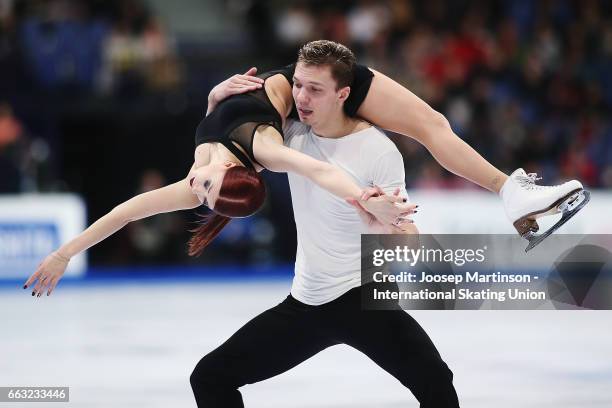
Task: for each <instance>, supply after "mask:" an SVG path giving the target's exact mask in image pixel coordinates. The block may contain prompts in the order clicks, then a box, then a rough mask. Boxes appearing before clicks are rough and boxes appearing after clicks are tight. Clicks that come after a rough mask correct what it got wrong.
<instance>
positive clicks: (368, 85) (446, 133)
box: [208, 40, 590, 251]
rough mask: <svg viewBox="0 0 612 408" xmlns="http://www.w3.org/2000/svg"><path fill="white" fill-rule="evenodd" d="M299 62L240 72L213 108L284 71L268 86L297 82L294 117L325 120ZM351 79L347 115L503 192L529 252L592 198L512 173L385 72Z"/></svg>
mask: <svg viewBox="0 0 612 408" xmlns="http://www.w3.org/2000/svg"><path fill="white" fill-rule="evenodd" d="M336 46H339V44H337V43H334V42H332V41H327V40H318V41H312V42H310V43H308V44H306V45H304V46H303V47H302V49H301V50H300V54H302V53H304V52H305V51H308V50H312V49H316V48H322V47H336ZM300 64H303V62H302V61H300V59H299V58H298V61H297V63H296V64H291V65H288V66H287V67H284V68H283V69H280V70H276V71H271V72H268V73H264V74H262V75H260V78H258V77H255V76H252V75H253V74H254V73H255V72H256V70H255V69H254V68H252V69H251V70H250V71H249V72H247V73H246V74H245V75H239V76H235V77H233V78H231V79H230V80H228V81H225V82H223V83H221V84H219V85H217V86H216V87H215V88H213V90H212V91H211V93H210V94H209V98H208V99H209V106H208V109H209V110H211V109H214V107H215V105H216V104H217V103H219V102H220V101H222V100H223V99H224V98H225V97H227V96H228V95H233V94H237V93H242V92H250V91H252V90H255V89H259V87H261V86H262V83H263V82H264V81H263V80H264V79H265V78H270V77H271V76H273V75H275V74H281V76H280V77H281V78H283V79H284V81H282V80H280V79H278V78H279V76H278V75H276V76H273V78H274V81H273V83H272V84H268V82H269V81H266V87H268V86H270V85H271V86H270V88H271V90H272V92H274V93H275V94H276V95H282V96H283V97H288V96H289V93H290V91H291V87H292V89H293V92H294V96H295V95H299V97H300V98H301V99H300V100H298V99H297V98H296V99H295V106H296V109H293V110H291V112H290V116H291V117H292V118H294V119H299V120H300V121H302V122H303V123H305V124H307V125H311V126H312V125H314V124H316V123H322V122H323V123H324V122H325V121H326V116H327V115H328V114H329V109H327V108H326V107H325V106H320V104H319V102H318V101H319V100H320V98H319V95H320V94H321V92H326V91H327V90H325V89H321V87H320V86H317V83H316V81H315V82H313V83H311V84H308V86H305V89H304V90H303V91H302V92H300V89H301V88H302V86H303V85H304V84H301V83H299V82H298V83H294V81H293V79H294V76H293V75H294V71H295V69H296V65H300ZM349 83H350V95H349V98H348V99H347V101H346V103H345V104H344V111H345V113H346V114H347V115H348V116H353V117H354V116H359V117H361V118H363V119H365V120H366V121H368V122H370V123H373V124H374V125H376V126H378V127H381V128H383V129H387V130H390V131H392V132H395V133H400V134H402V135H405V136H409V137H412V138H414V139H415V140H417V141H418V142H419V143H421V144H422V145H423V146H425V147H426V148H427V150H428V151H429V152H430V153H431V154H432V155H433V157H434V158H435V159H436V160H437V161H438V163H440V164H441V165H442V166H443V167H444V168H445V169H447V170H448V171H450V172H452V173H454V174H456V175H459V176H461V177H463V178H465V179H467V180H469V181H471V182H473V183H475V184H477V185H479V186H481V187H483V188H485V189H487V190H490V191H492V192H494V193H497V194H499V195H500V196H501V198H502V200H503V203H504V209H505V211H506V215H507V216H508V219H509V220H510V222H512V223H513V225H514V227H515V228H516V230H517V232H518V233H519V234H520V235H521V236H522V237H523V238H525V239H527V240H528V241H529V245H528V247H527V249H526V251H528V250H530V249H531V248H533V247H535V246H536V245H538V244H539V243H540V242H542V241H543V240H544V239H545V238H546V237H548V236H549V235H550V234H552V233H553V232H554V231H555V230H557V229H558V228H559V227H561V225H563V224H564V223H565V222H567V221H568V220H569V219H570V218H571V217H573V216H574V215H575V214H576V213H577V212H578V211H579V210H580V209H581V208H582V207H584V206H585V205H586V204H587V203H588V201H589V199H590V194H589V192H588V191H585V190H584V189H583V187H582V184H581V183H580V182H579V181H577V180H571V181H568V182H566V183H564V184H562V185H559V186H552V187H549V186H538V185H536V184H535V181H536V180H537V177H536V174H534V173H530V174H526V173H525V171H524V170H523V169H517V170H515V171H514V172H513V173H512V174H511V175H510V177H508V176H507V175H506V174H504V173H503V172H501V171H500V170H498V169H497V168H495V167H494V166H493V165H491V164H490V163H489V162H487V161H486V160H485V159H484V158H483V157H482V156H481V155H480V154H478V153H477V152H476V151H475V150H474V149H473V148H471V147H470V146H469V145H468V144H467V143H465V142H464V141H463V140H462V139H461V138H459V137H458V136H457V135H456V134H455V133H454V132H453V130H452V129H451V126H450V124H449V122H448V120H446V118H445V117H444V115H442V114H441V113H439V112H436V111H435V110H434V109H432V108H431V107H430V106H429V105H428V104H427V103H425V102H424V101H423V100H422V99H420V98H419V97H417V96H416V95H415V94H413V93H412V92H410V91H409V90H408V89H406V88H404V87H403V86H401V85H399V84H398V83H397V82H395V81H393V80H392V79H390V78H388V77H386V76H385V75H383V74H381V73H380V72H377V71H375V70H373V69H368V68H367V67H365V66H362V65H355V67H354V70H353V77H352V78H350V82H349ZM559 212H562V213H563V216H562V218H561V219H560V220H559V221H557V222H556V223H555V225H553V226H552V227H550V228H549V229H548V230H547V231H546V232H544V233H541V234H536V233H537V232H538V230H539V226H538V223H537V221H536V219H537V218H539V217H542V216H547V215H554V214H556V213H559Z"/></svg>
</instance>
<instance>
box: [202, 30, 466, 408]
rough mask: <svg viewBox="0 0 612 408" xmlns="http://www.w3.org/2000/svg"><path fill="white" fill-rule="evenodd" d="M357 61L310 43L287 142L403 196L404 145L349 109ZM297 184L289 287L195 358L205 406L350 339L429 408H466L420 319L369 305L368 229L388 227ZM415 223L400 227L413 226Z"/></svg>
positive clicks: (227, 407)
mask: <svg viewBox="0 0 612 408" xmlns="http://www.w3.org/2000/svg"><path fill="white" fill-rule="evenodd" d="M354 64H355V58H354V56H353V54H352V53H351V51H350V50H348V49H347V48H346V47H344V46H342V45H340V44H335V43H329V42H327V43H320V44H319V46H310V47H304V48H302V50H301V51H300V57H299V60H298V64H297V67H296V69H295V74H294V78H293V79H294V83H295V86H294V89H293V96H294V99H295V103H296V107H297V111H298V114H299V118H300V120H301V121H302V122H303V123H299V122H289V123H288V124H287V125H286V127H285V144H286V145H287V146H289V147H291V148H293V149H296V150H299V151H301V152H303V153H305V154H308V155H311V156H313V157H314V158H316V159H319V160H324V161H328V162H330V163H333V164H335V165H337V166H339V167H341V168H342V169H344V170H345V171H346V172H347V173H348V174H350V175H351V176H352V177H353V178H354V179H355V180H356V181H357V182H358V183H359V184H360V185H361V186H363V187H366V186H368V185H369V186H372V185H377V186H379V187H380V188H381V189H382V190H383V191H385V192H386V193H388V194H393V193H397V189H398V188H399V189H400V190H401V193H402V195H404V196H405V195H406V192H405V186H404V165H403V161H402V157H401V154H400V153H399V152H398V151H397V149H396V147H395V146H394V145H393V143H392V142H390V141H389V140H388V139H387V138H386V136H385V135H384V134H382V133H381V132H379V131H378V130H376V129H375V128H373V127H371V126H370V125H369V124H367V123H365V122H363V121H360V120H358V119H354V118H350V117H348V116H346V115H345V113H344V112H343V106H344V103H345V101H346V100H347V99H348V97H349V95H350V92H351V89H350V87H349V86H348V85H349V84H350V83H351V73H352V68H353V65H354ZM289 184H290V188H291V194H292V202H293V209H294V214H295V222H296V227H297V233H298V248H297V254H296V263H295V278H294V280H293V284H292V288H291V294H290V295H289V296H288V297H287V298H286V299H285V300H284V301H283V302H282V303H280V304H279V305H277V306H275V307H274V308H272V309H269V310H267V311H265V312H263V313H262V314H260V315H259V316H257V317H255V318H254V319H253V320H251V321H250V322H248V323H247V324H246V325H245V326H243V327H242V328H241V329H240V330H238V331H237V332H236V333H235V334H234V335H233V336H232V337H230V339H228V340H227V341H226V342H225V343H224V344H222V345H221V346H220V347H219V348H217V349H216V350H214V351H213V352H211V353H210V354H208V355H207V356H205V357H204V358H203V359H202V360H201V361H200V362H199V363H198V364H197V366H196V368H195V369H194V371H193V373H192V375H191V379H190V380H191V385H192V388H193V391H194V394H195V398H196V401H197V404H198V406H199V407H208V408H213V407H224V408H234V407H243V406H244V405H243V402H242V397H241V395H240V392H239V391H238V388H239V387H241V386H243V385H245V384H250V383H254V382H258V381H261V380H264V379H267V378H270V377H273V376H275V375H278V374H280V373H282V372H285V371H287V370H289V369H291V368H292V367H294V366H296V365H298V364H299V363H301V362H302V361H304V360H306V359H308V358H310V357H312V356H313V355H315V354H317V353H318V352H319V351H321V350H323V349H325V348H327V347H330V346H333V345H335V344H341V343H344V344H347V345H349V346H352V347H354V348H356V349H357V350H360V351H361V352H363V353H364V354H366V355H367V356H368V357H370V358H371V359H372V360H373V361H374V362H375V363H376V364H378V365H379V366H380V367H382V368H383V369H385V370H386V371H387V372H389V373H390V374H391V375H393V376H394V377H395V378H397V379H398V380H399V381H400V382H401V383H402V384H404V385H405V386H406V387H408V388H409V389H410V390H411V391H412V393H413V394H414V395H415V397H416V398H417V399H418V400H419V402H420V404H421V407H423V408H428V407H429V408H433V407H435V408H445V407H458V406H459V403H458V399H457V395H456V392H455V390H454V387H453V385H452V373H451V371H450V370H449V369H448V367H447V366H446V364H445V363H444V362H443V361H442V359H441V357H440V355H439V353H438V352H437V350H436V349H435V347H434V345H433V343H432V342H431V340H430V339H429V338H428V336H427V335H426V333H425V332H424V331H423V329H422V328H421V327H420V326H419V325H418V323H417V322H416V321H415V320H414V319H412V318H411V317H410V316H409V315H408V314H407V313H406V312H404V311H403V310H401V309H400V308H399V306H397V305H396V306H397V307H396V308H395V309H394V310H389V311H384V312H376V311H366V310H362V309H361V298H360V292H359V286H360V284H361V282H360V262H361V251H360V234H361V233H367V232H370V231H371V228H380V227H381V226H380V225H375V223H376V221H370V223H371V225H370V226H366V225H365V224H364V223H362V217H366V216H367V214H363V213H362V214H359V213H358V212H356V211H355V208H354V207H353V206H351V203H348V202H345V201H343V200H341V199H339V198H337V197H335V196H333V195H331V194H329V193H327V192H326V191H324V190H322V189H321V188H319V187H318V186H317V185H315V184H314V183H312V182H310V181H309V180H308V179H306V178H304V177H301V176H299V175H291V174H290V175H289ZM353 204H356V203H353ZM409 224H410V222H409V221H404V222H403V223H400V225H399V227H401V228H402V229H404V230H405V229H411V232H414V233H415V232H416V228H414V227H412V228H411V227H410V226H409ZM368 227H369V228H370V229H369V228H368ZM389 228H391V229H393V227H389ZM390 232H400V230H399V229H395V230H392V231H390Z"/></svg>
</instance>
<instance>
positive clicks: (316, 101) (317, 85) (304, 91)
mask: <svg viewBox="0 0 612 408" xmlns="http://www.w3.org/2000/svg"><path fill="white" fill-rule="evenodd" d="M336 87H337V83H336V81H335V80H334V78H333V77H332V75H331V69H330V67H329V66H327V65H324V66H316V65H306V64H304V63H302V62H298V63H297V65H296V67H295V73H294V75H293V100H294V101H295V106H296V108H297V111H298V115H299V117H300V121H301V122H303V123H304V124H306V125H309V126H312V128H313V129H314V130H315V131H317V128H321V127H324V126H326V125H327V124H328V123H330V121H334V120H338V119H339V118H340V116H341V115H343V111H342V108H343V105H344V101H345V100H346V98H348V95H349V93H350V88H349V87H348V86H347V87H344V88H341V89H336Z"/></svg>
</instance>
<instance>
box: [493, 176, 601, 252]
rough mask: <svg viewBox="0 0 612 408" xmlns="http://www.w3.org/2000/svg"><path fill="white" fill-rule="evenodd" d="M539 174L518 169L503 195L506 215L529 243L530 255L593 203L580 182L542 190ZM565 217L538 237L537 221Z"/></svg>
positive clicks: (546, 187)
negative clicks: (549, 217)
mask: <svg viewBox="0 0 612 408" xmlns="http://www.w3.org/2000/svg"><path fill="white" fill-rule="evenodd" d="M537 180H539V178H538V177H537V176H536V174H535V173H529V174H526V173H525V171H524V170H523V169H517V170H515V171H514V173H512V174H511V175H510V177H508V180H507V181H506V182H505V183H504V185H503V186H502V188H501V191H500V192H499V194H500V196H501V198H502V200H503V202H504V209H505V210H506V215H507V216H508V218H509V219H510V222H512V223H513V225H514V228H516V230H517V231H518V233H519V235H520V236H521V237H523V238H525V239H526V240H527V241H529V245H527V248H525V252H528V251H529V250H531V249H532V248H534V247H535V246H536V245H538V244H539V243H540V242H542V241H544V239H546V238H547V237H548V236H549V235H550V234H552V233H553V232H555V231H556V230H557V229H559V227H561V226H562V225H563V224H565V223H566V222H567V221H568V220H569V219H570V218H572V217H573V216H574V215H576V213H577V212H578V211H580V209H581V208H582V207H584V206H585V205H586V204H587V203H588V202H589V200H590V199H591V194H590V193H589V192H588V191H585V190H584V189H583V188H582V184H581V183H580V182H579V181H578V180H571V181H568V182H566V183H563V184H561V185H558V186H539V185H537V184H535V182H536V181H537ZM558 213H562V214H563V215H562V216H561V219H560V220H559V221H558V222H557V223H556V224H555V225H553V226H552V227H550V228H549V229H548V231H546V232H543V233H541V234H537V232H538V230H539V229H540V227H539V226H538V222H537V218H539V217H543V216H547V215H553V214H558Z"/></svg>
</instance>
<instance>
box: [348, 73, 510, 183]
mask: <svg viewBox="0 0 612 408" xmlns="http://www.w3.org/2000/svg"><path fill="white" fill-rule="evenodd" d="M371 70H372V72H374V78H373V79H372V85H371V86H370V90H369V92H368V95H367V96H366V98H365V100H364V101H363V103H362V104H361V107H360V108H359V110H358V111H357V115H359V116H360V117H362V118H363V119H365V120H367V121H368V122H371V123H374V124H375V125H377V126H380V127H382V128H383V129H387V130H390V131H392V132H397V133H401V134H403V135H406V136H410V137H412V138H414V139H416V140H417V141H418V142H420V143H421V144H422V145H423V146H425V147H426V148H427V150H429V152H430V153H431V154H432V155H433V157H434V158H435V159H436V161H437V162H438V163H440V164H441V165H442V166H443V167H444V168H445V169H447V170H448V171H450V172H452V173H454V174H457V175H458V176H461V177H463V178H465V179H468V180H470V181H471V182H473V183H476V184H478V185H479V186H481V187H483V188H486V189H487V190H491V191H493V192H495V193H499V190H500V189H501V186H502V185H503V184H504V182H505V181H506V178H507V177H508V176H506V175H505V174H504V173H502V172H501V171H499V170H498V169H497V168H495V167H494V166H493V165H491V164H490V163H489V162H487V161H486V160H485V159H484V158H483V157H482V156H481V155H480V154H478V153H477V152H476V151H475V150H474V149H472V148H471V147H470V146H469V145H468V144H467V143H465V142H464V141H463V140H461V138H459V136H457V135H456V134H455V133H454V132H453V130H452V129H451V127H450V125H449V123H448V120H446V118H445V117H444V115H442V114H441V113H439V112H436V111H435V110H434V109H432V108H431V107H430V106H429V105H428V104H427V103H425V101H423V100H422V99H420V98H419V97H418V96H416V95H415V94H413V93H412V92H410V91H409V90H408V89H406V88H404V87H403V86H401V85H400V84H398V83H397V82H395V81H393V80H392V79H390V78H389V77H387V76H385V75H383V74H381V73H380V72H377V71H374V70H373V69H371Z"/></svg>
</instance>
